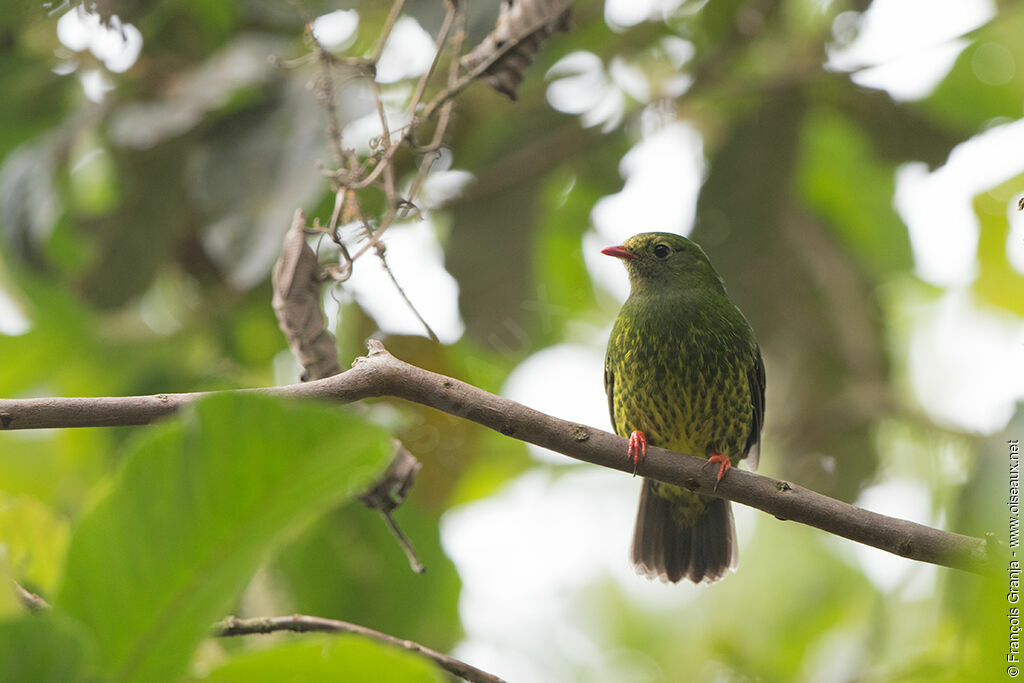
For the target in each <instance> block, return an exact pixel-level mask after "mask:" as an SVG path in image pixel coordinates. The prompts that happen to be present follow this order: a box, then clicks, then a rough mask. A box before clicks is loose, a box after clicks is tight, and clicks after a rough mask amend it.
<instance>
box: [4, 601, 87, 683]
mask: <svg viewBox="0 0 1024 683" xmlns="http://www.w3.org/2000/svg"><path fill="white" fill-rule="evenodd" d="M80 631H81V630H80V629H79V628H78V627H77V626H76V625H75V624H73V623H71V622H70V621H69V620H67V619H65V618H62V617H60V616H59V615H56V614H30V615H26V616H23V617H21V618H20V619H15V620H11V621H4V622H0V680H3V681H32V683H49V682H50V681H52V682H53V683H74V682H76V681H86V680H89V679H88V678H87V675H88V671H89V665H90V663H91V656H90V655H91V654H92V651H91V649H90V648H89V643H88V642H87V641H86V639H85V636H84V634H83V633H81V632H80Z"/></svg>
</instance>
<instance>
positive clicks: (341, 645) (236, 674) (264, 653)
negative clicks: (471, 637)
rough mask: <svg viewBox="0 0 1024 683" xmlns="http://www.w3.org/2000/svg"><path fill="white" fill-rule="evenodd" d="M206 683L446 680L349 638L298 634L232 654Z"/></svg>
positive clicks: (409, 658) (406, 657)
mask: <svg viewBox="0 0 1024 683" xmlns="http://www.w3.org/2000/svg"><path fill="white" fill-rule="evenodd" d="M193 680H202V681H207V682H208V683H218V682H221V681H223V682H224V683H234V682H235V681H247V682H248V683H259V681H267V683H278V682H279V681H345V682H346V683H363V682H364V681H365V682H366V683H376V682H377V681H382V680H386V681H394V683H404V682H409V683H412V682H414V681H416V682H418V681H423V682H424V683H440V682H441V681H445V680H448V679H446V678H445V676H444V675H443V674H442V673H441V671H440V669H438V668H436V667H435V666H433V665H432V664H430V663H429V662H427V661H426V660H424V659H423V658H421V657H417V656H416V655H414V654H411V653H408V652H403V651H401V650H399V649H397V648H394V647H389V646H387V645H383V644H380V643H375V642H373V641H369V640H366V639H364V638H358V637H355V636H312V637H310V636H303V637H302V638H301V640H298V639H297V640H293V641H291V642H287V643H284V644H281V645H277V646H276V647H272V648H268V649H266V650H261V651H258V652H247V653H244V654H240V655H236V656H235V657H233V658H232V659H231V660H230V661H229V662H228V663H227V664H224V665H223V666H221V667H219V668H217V669H214V670H213V671H212V672H210V674H209V675H208V676H206V677H204V678H202V679H193Z"/></svg>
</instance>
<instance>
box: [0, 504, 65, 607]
mask: <svg viewBox="0 0 1024 683" xmlns="http://www.w3.org/2000/svg"><path fill="white" fill-rule="evenodd" d="M69 534H70V532H69V529H68V522H67V520H66V519H63V518H61V517H59V516H57V514H56V512H55V511H54V510H53V509H52V508H50V507H47V506H46V505H43V504H42V503H40V502H38V501H36V500H33V499H31V498H10V497H8V496H6V495H4V494H2V493H0V552H2V553H3V556H4V559H5V560H6V563H7V565H8V569H9V571H10V572H11V576H12V577H13V578H14V579H15V580H16V581H18V582H19V583H22V584H28V586H30V587H31V588H32V590H33V591H36V590H39V591H43V592H45V593H52V591H53V590H54V589H55V588H56V585H57V579H58V577H59V576H60V569H61V567H62V566H63V564H64V553H65V551H66V550H67V546H68V536H69ZM0 590H3V589H2V588H0Z"/></svg>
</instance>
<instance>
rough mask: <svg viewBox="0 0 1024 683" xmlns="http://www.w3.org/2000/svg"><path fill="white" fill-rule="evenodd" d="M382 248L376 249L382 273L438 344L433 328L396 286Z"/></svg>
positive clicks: (402, 290) (432, 339) (400, 287)
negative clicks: (386, 275)
mask: <svg viewBox="0 0 1024 683" xmlns="http://www.w3.org/2000/svg"><path fill="white" fill-rule="evenodd" d="M383 246H384V245H378V247H379V248H378V249H377V257H378V258H379V259H380V265H381V267H383V268H384V272H385V273H387V274H388V277H389V278H390V279H391V284H393V285H394V286H395V289H397V290H398V294H399V296H401V297H402V300H403V301H405V305H406V306H408V307H409V310H410V311H412V313H413V315H415V316H416V319H417V320H419V321H420V324H421V325H423V329H424V330H426V331H427V336H429V337H430V339H431V341H433V342H435V343H440V340H439V339H438V338H437V335H436V334H434V330H433V328H431V327H430V325H428V324H427V321H426V320H424V318H423V316H422V315H420V312H419V311H418V310H417V309H416V307H415V306H413V303H412V301H410V300H409V295H408V294H406V293H405V290H404V289H402V285H400V284H398V280H397V279H396V278H395V274H394V272H392V270H391V266H389V265H388V259H387V256H386V255H385V252H384V249H383Z"/></svg>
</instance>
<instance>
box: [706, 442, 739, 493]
mask: <svg viewBox="0 0 1024 683" xmlns="http://www.w3.org/2000/svg"><path fill="white" fill-rule="evenodd" d="M711 463H717V464H718V466H719V467H718V476H716V477H715V487H714V489H712V490H713V491H715V492H716V493H717V492H718V484H719V483H720V482H721V481H722V477H724V476H725V473H726V472H728V471H729V468H731V467H732V462H730V461H729V456H727V455H723V454H722V453H719V452H718V451H712V452H711V457H709V458H708V461H707V462H706V463H704V467H707V466H708V465H710V464H711Z"/></svg>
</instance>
